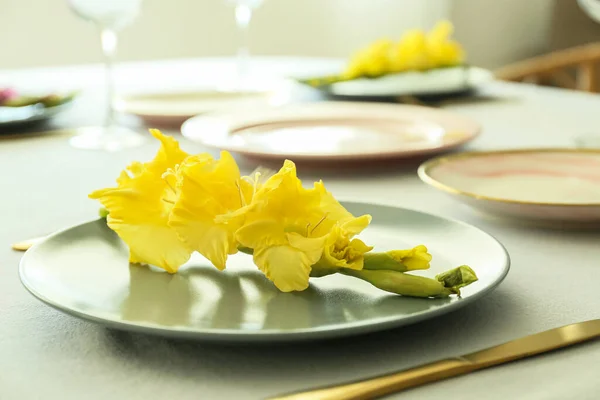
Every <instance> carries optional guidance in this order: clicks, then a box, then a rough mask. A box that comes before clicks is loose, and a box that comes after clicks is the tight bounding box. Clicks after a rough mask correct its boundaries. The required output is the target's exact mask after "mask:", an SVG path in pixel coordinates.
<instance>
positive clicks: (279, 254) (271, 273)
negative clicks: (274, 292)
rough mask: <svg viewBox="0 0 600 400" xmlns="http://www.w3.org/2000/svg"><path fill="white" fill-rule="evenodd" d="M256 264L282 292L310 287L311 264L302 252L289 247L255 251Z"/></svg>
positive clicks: (264, 248) (265, 248) (274, 247)
mask: <svg viewBox="0 0 600 400" xmlns="http://www.w3.org/2000/svg"><path fill="white" fill-rule="evenodd" d="M254 263H255V264H256V265H257V266H258V268H259V269H260V270H261V271H262V272H263V273H264V274H265V276H266V277H267V278H268V279H269V280H270V281H272V282H273V283H274V284H275V286H276V287H277V288H278V289H279V290H281V291H282V292H291V291H294V290H298V291H300V290H304V289H306V288H307V287H308V278H309V275H310V266H311V262H310V260H309V259H308V257H307V256H306V254H304V253H303V252H302V251H300V250H296V249H294V248H292V247H289V246H271V247H263V248H260V249H255V250H254Z"/></svg>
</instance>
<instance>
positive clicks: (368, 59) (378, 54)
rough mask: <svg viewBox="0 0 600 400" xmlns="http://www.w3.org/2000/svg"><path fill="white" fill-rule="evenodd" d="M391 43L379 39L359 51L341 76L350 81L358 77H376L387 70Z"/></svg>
mask: <svg viewBox="0 0 600 400" xmlns="http://www.w3.org/2000/svg"><path fill="white" fill-rule="evenodd" d="M392 46H393V43H392V41H391V40H388V39H380V40H377V41H375V42H374V43H372V44H371V45H369V46H368V47H367V48H365V49H362V50H359V51H358V52H357V53H356V54H355V55H354V56H353V57H352V58H351V60H350V62H349V63H348V67H347V68H346V71H345V72H344V73H343V76H344V77H346V78H348V79H352V78H357V77H360V76H369V77H377V76H381V75H383V74H385V73H386V72H388V70H389V63H390V51H391V50H392Z"/></svg>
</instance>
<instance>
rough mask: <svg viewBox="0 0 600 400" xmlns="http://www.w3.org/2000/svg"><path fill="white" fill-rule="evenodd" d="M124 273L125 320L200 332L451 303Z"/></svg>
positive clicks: (260, 279)
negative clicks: (126, 287) (289, 290)
mask: <svg viewBox="0 0 600 400" xmlns="http://www.w3.org/2000/svg"><path fill="white" fill-rule="evenodd" d="M129 273H130V286H129V293H128V295H127V296H126V298H125V300H124V302H123V304H122V308H121V311H122V316H123V318H124V319H125V320H129V321H140V322H147V323H152V324H158V325H164V326H173V327H176V326H193V327H196V328H198V329H202V330H207V329H229V330H244V331H246V332H248V333H249V334H251V333H252V331H259V330H275V331H279V332H281V333H285V331H294V330H302V329H311V328H314V327H320V328H323V327H332V326H335V325H337V324H346V323H352V322H354V321H366V320H377V319H385V318H386V317H390V316H393V315H396V316H397V315H399V314H406V315H411V314H415V313H419V312H423V311H426V310H428V309H430V308H436V307H440V306H443V305H445V304H446V303H448V302H450V301H452V300H451V299H435V300H433V299H415V298H408V297H402V296H396V295H389V296H382V297H378V298H373V297H371V296H367V295H362V294H360V293H357V292H355V291H352V290H347V289H328V290H320V289H318V288H316V287H315V286H313V285H311V286H310V287H309V288H308V289H306V290H304V291H302V292H292V293H283V292H280V291H279V290H278V289H277V288H275V286H274V285H273V284H272V283H271V282H270V281H268V280H267V279H266V278H265V277H264V276H263V275H262V274H261V273H260V272H258V271H238V272H235V273H228V272H220V271H217V270H215V269H214V268H212V267H199V268H197V267H193V266H192V267H188V268H184V269H182V270H181V271H180V272H179V273H177V274H174V275H170V274H167V273H164V272H162V271H161V272H159V271H156V270H154V269H150V268H147V267H144V266H136V265H132V266H130V267H129ZM320 279H328V278H327V277H325V278H320Z"/></svg>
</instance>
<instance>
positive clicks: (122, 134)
mask: <svg viewBox="0 0 600 400" xmlns="http://www.w3.org/2000/svg"><path fill="white" fill-rule="evenodd" d="M145 141H146V139H145V138H144V136H142V135H140V134H139V133H137V132H135V131H133V130H131V129H128V128H124V127H122V126H112V127H104V126H92V127H86V128H78V129H77V135H76V136H74V137H72V138H71V140H70V141H69V143H70V144H71V146H73V147H76V148H78V149H86V150H105V151H119V150H123V149H128V148H131V147H138V146H141V145H142V144H143V143H144V142H145Z"/></svg>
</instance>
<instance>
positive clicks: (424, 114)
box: [181, 101, 480, 162]
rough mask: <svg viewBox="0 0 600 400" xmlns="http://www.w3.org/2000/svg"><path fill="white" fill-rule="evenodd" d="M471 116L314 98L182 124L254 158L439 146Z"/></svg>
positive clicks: (316, 157) (207, 141) (448, 143)
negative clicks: (314, 100)
mask: <svg viewBox="0 0 600 400" xmlns="http://www.w3.org/2000/svg"><path fill="white" fill-rule="evenodd" d="M479 131H480V126H479V124H478V123H477V122H475V121H473V120H471V119H469V118H467V117H463V116H461V115H458V114H454V113H451V112H448V111H443V110H439V109H434V108H429V107H420V106H412V105H400V104H381V103H360V102H337V101H336V102H315V103H303V104H292V105H286V106H282V107H277V108H271V109H262V110H261V109H251V110H247V111H245V112H241V111H240V112H236V113H219V114H211V115H207V116H197V117H194V118H192V119H189V120H188V121H186V122H185V123H184V124H183V126H182V127H181V132H182V133H183V135H184V136H186V137H187V138H189V139H191V140H194V141H197V142H200V143H201V144H203V145H205V146H208V147H214V148H218V149H224V150H228V151H231V152H235V153H239V154H243V155H245V156H249V157H254V158H261V159H283V158H288V159H291V160H294V161H318V162H339V161H357V160H380V159H390V158H406V157H414V156H420V155H427V154H435V153H440V152H443V151H446V150H449V149H452V148H455V147H458V146H461V145H462V144H464V143H466V142H468V141H470V140H472V139H474V138H475V137H476V136H477V135H478V134H479Z"/></svg>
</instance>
